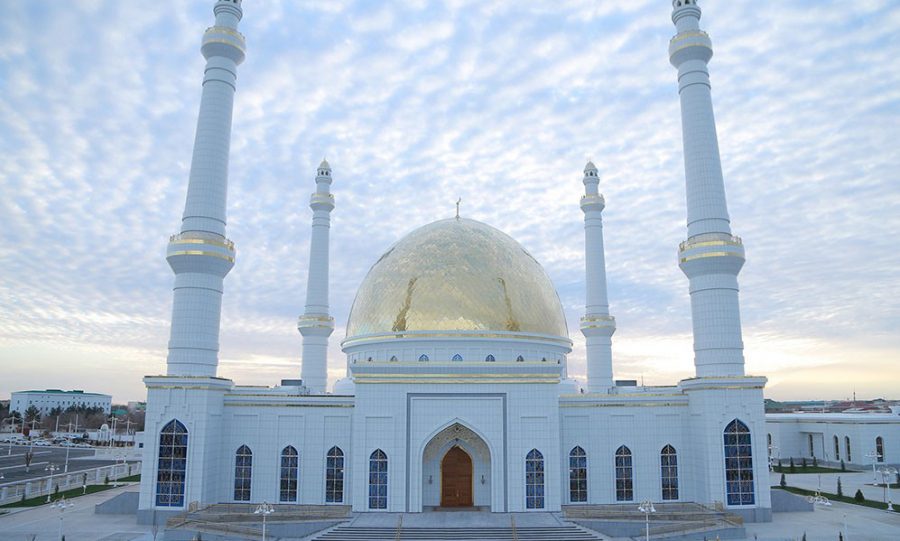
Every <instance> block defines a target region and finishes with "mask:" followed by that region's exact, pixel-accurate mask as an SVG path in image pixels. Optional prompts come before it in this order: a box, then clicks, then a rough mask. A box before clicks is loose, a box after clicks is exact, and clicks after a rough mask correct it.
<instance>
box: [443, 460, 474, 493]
mask: <svg viewBox="0 0 900 541" xmlns="http://www.w3.org/2000/svg"><path fill="white" fill-rule="evenodd" d="M473 466H474V464H473V463H472V457H470V456H469V453H467V452H465V450H463V448H462V447H460V446H458V445H454V446H453V447H451V448H450V450H449V451H447V452H446V453H445V454H444V458H443V460H441V507H472V505H473V502H474V500H473V494H472V475H473Z"/></svg>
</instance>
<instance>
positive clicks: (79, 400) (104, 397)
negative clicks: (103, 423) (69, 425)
mask: <svg viewBox="0 0 900 541" xmlns="http://www.w3.org/2000/svg"><path fill="white" fill-rule="evenodd" d="M31 406H34V407H36V408H37V409H38V411H40V412H41V415H48V414H49V413H50V411H51V410H52V409H53V408H57V407H58V408H62V409H63V410H64V411H65V410H66V409H68V408H69V407H70V406H75V407H78V406H84V407H86V408H102V409H103V413H106V414H109V410H110V409H111V407H112V396H110V395H108V394H99V393H86V392H84V391H63V390H60V389H47V390H46V391H16V392H14V393H12V396H11V400H10V408H9V411H17V412H19V413H20V414H22V415H24V414H25V411H26V410H27V409H28V408H30V407H31Z"/></svg>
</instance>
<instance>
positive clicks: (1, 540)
mask: <svg viewBox="0 0 900 541" xmlns="http://www.w3.org/2000/svg"><path fill="white" fill-rule="evenodd" d="M838 475H840V477H841V481H842V483H843V486H844V493H845V494H846V493H850V494H852V493H854V492H856V489H857V488H860V489H862V490H863V493H864V494H865V496H866V498H869V499H872V500H877V501H880V500H881V494H882V489H881V487H875V486H870V485H869V484H871V482H872V472H871V471H869V472H861V473H859V472H858V473H851V472H848V473H842V474H823V475H822V476H821V478H822V488H823V490H826V491H828V492H834V490H835V489H834V486H835V484H836V482H837V477H838ZM786 477H787V482H788V484H790V485H792V486H798V487H802V488H809V489H815V488H816V486H817V485H818V482H819V476H818V475H811V474H802V475H801V474H795V475H790V474H788V475H787V476H786ZM779 479H780V474H772V476H771V480H772V482H773V483H774V484H777V483H778V481H779ZM867 483H868V484H867ZM129 491H130V492H137V491H138V485H137V484H131V485H128V486H125V487H120V488H116V489H111V490H109V491H106V492H101V493H97V494H90V495H87V496H82V497H79V498H75V499H73V500H72V502H73V503H74V504H75V507H73V508H71V509H70V510H68V511H66V512H65V514H64V516H63V530H64V533H65V536H66V541H153V535H152V532H151V529H150V526H148V525H143V524H137V523H136V520H135V515H96V514H94V506H95V505H96V504H98V503H101V502H103V501H106V500H107V499H109V498H112V497H114V496H117V495H119V494H121V493H123V492H129ZM429 515H431V516H433V517H435V518H436V520H438V522H440V521H443V520H446V519H447V517H448V516H449V515H448V514H443V515H442V514H440V513H435V514H421V515H411V516H410V517H415V520H414V522H416V524H419V525H425V524H426V523H428V522H429V521H428V518H429ZM438 515H440V516H438ZM378 518H384V517H378ZM453 518H458V515H454V517H453ZM391 519H392V520H391V521H390V522H391V524H395V523H396V515H392V516H391ZM518 522H519V521H518V519H517V523H518ZM407 523H411V522H409V521H408V520H405V521H404V524H407ZM845 523H846V530H844V525H845ZM59 525H60V512H59V510H57V509H55V508H52V507H50V506H41V507H37V508H26V509H13V510H12V512H11V513H9V514H6V515H0V541H27V540H28V539H29V538H28V535H29V534H34V535H36V537H35V541H57V540H58V535H59ZM746 529H747V535H748V538H747V540H746V541H800V539H802V537H803V534H804V533H805V534H806V539H807V541H837V540H838V533H839V532H841V531H846V532H847V535H845V537H844V539H845V541H898V540H900V513H888V512H886V511H881V510H877V509H870V508H867V507H861V506H856V505H849V504H842V503H834V504H832V505H831V506H827V507H824V506H817V507H816V510H815V511H814V512H812V513H809V512H807V513H775V515H774V521H773V522H771V523H763V524H747V525H746ZM157 539H158V540H160V539H162V532H159V535H158V537H157Z"/></svg>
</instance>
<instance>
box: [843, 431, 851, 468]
mask: <svg viewBox="0 0 900 541" xmlns="http://www.w3.org/2000/svg"><path fill="white" fill-rule="evenodd" d="M844 443H845V444H846V447H847V462H853V455H851V454H850V436H844Z"/></svg>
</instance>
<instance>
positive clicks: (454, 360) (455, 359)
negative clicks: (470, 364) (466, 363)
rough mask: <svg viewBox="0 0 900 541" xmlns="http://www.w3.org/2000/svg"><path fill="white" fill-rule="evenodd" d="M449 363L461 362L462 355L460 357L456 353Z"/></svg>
mask: <svg viewBox="0 0 900 541" xmlns="http://www.w3.org/2000/svg"><path fill="white" fill-rule="evenodd" d="M451 361H452V362H454V363H460V362H462V355H460V354H459V353H457V354H456V355H454V356H453V358H452V359H451Z"/></svg>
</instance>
